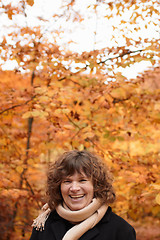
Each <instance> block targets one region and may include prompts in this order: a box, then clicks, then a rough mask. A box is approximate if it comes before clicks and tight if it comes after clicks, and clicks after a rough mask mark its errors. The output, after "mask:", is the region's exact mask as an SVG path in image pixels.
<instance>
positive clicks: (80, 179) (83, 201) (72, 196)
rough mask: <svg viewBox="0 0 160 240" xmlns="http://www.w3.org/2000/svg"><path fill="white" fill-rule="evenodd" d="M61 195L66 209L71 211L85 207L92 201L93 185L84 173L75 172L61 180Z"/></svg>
mask: <svg viewBox="0 0 160 240" xmlns="http://www.w3.org/2000/svg"><path fill="white" fill-rule="evenodd" d="M61 194H62V197H63V200H64V202H65V204H66V205H67V207H68V208H69V209H70V210H72V211H77V210H80V209H82V208H84V207H86V206H87V205H88V204H90V202H91V201H92V199H93V195H94V190H93V183H92V181H91V179H89V178H88V177H87V176H86V175H85V174H84V173H81V174H80V173H78V172H75V173H74V174H73V175H72V176H68V177H66V178H65V179H63V181H62V183H61Z"/></svg>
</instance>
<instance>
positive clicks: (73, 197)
mask: <svg viewBox="0 0 160 240" xmlns="http://www.w3.org/2000/svg"><path fill="white" fill-rule="evenodd" d="M83 197H84V194H82V195H77V196H73V195H70V198H72V199H79V198H83Z"/></svg>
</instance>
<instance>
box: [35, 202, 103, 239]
mask: <svg viewBox="0 0 160 240" xmlns="http://www.w3.org/2000/svg"><path fill="white" fill-rule="evenodd" d="M107 208H108V206H107V205H106V204H104V205H102V203H101V202H100V200H99V199H96V198H94V199H93V200H92V202H91V203H90V204H89V205H88V206H87V207H85V208H83V209H81V210H78V211H71V210H70V209H68V208H67V207H66V205H64V206H62V205H61V204H60V205H58V207H56V211H57V213H58V214H59V216H61V217H62V218H64V219H66V220H68V221H70V222H74V223H77V224H76V225H74V226H73V227H72V228H71V229H70V230H68V231H67V232H66V234H65V235H64V237H63V239H62V240H78V239H79V238H80V237H81V236H82V235H83V234H84V233H85V232H87V231H88V230H89V229H91V228H93V227H94V226H95V225H96V224H97V223H98V222H99V221H100V220H101V219H102V218H103V216H104V214H105V213H106V211H107ZM50 212H51V210H50V209H48V208H47V205H45V206H44V207H43V212H42V213H41V214H40V215H39V216H38V218H36V219H35V220H34V222H33V224H32V226H33V227H36V229H37V230H41V229H44V224H45V221H46V220H47V218H48V216H49V214H50Z"/></svg>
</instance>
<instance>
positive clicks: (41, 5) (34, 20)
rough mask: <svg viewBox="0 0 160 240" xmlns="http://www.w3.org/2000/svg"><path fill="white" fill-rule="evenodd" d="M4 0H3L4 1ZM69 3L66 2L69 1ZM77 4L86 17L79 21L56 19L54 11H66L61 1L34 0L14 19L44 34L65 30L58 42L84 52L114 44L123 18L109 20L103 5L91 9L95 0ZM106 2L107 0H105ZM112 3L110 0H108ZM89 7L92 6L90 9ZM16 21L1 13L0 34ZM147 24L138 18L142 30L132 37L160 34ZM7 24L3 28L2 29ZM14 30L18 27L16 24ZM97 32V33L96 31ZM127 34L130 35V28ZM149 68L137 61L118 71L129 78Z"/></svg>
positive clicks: (120, 42) (127, 15)
mask: <svg viewBox="0 0 160 240" xmlns="http://www.w3.org/2000/svg"><path fill="white" fill-rule="evenodd" d="M3 1H4V0H3ZM7 2H8V3H9V2H12V4H13V5H16V4H17V2H19V0H5V3H7ZM66 2H67V1H66ZM76 2H77V4H76V5H75V7H74V10H75V11H80V13H82V15H83V17H84V21H82V22H81V24H79V22H74V24H71V22H70V21H68V22H66V21H65V20H64V19H63V18H59V19H58V20H57V21H55V20H54V19H53V17H52V16H53V15H54V14H61V13H63V11H62V9H61V8H60V7H61V3H62V0H45V1H44V0H35V1H34V5H33V6H32V7H30V6H28V7H27V8H26V13H27V17H26V18H25V19H24V18H23V17H20V16H13V21H14V22H17V24H18V25H21V26H25V25H28V26H38V25H41V26H42V28H43V31H44V33H45V34H49V32H51V31H53V30H59V29H61V30H62V32H63V31H64V33H62V35H61V38H59V39H57V41H58V44H59V45H63V46H66V47H69V49H70V50H72V51H75V52H78V53H81V52H83V51H91V50H94V49H101V48H105V47H112V46H113V44H115V42H114V41H113V40H111V38H112V33H113V27H112V26H113V25H114V26H115V27H116V26H117V27H118V28H119V29H120V28H121V26H120V25H119V22H120V18H119V17H115V18H114V19H112V21H111V20H108V19H107V18H105V17H104V16H105V15H106V13H107V12H106V11H107V10H106V8H104V6H103V8H102V7H101V6H99V7H97V10H96V12H95V10H94V9H93V8H92V5H93V3H96V0H87V1H86V0H76ZM106 2H107V0H106ZM108 2H110V1H108ZM87 6H89V7H88V8H87ZM130 14H131V13H130V12H129V11H127V10H126V12H125V14H123V18H124V19H125V20H126V21H128V20H129V18H130ZM40 18H43V19H45V20H46V21H41V20H40ZM13 21H11V20H10V21H8V19H7V16H4V15H3V14H1V15H0V24H1V26H2V27H1V28H0V37H1V36H2V35H3V34H4V29H5V33H6V34H7V32H9V31H12V30H11V28H9V26H11V25H12V24H13ZM145 24H147V19H145V21H141V20H139V25H141V28H142V29H143V31H142V32H141V33H138V32H137V31H132V37H133V38H134V39H136V38H137V39H138V37H139V36H141V38H145V37H149V36H150V37H151V38H152V37H153V35H154V36H155V34H157V37H159V36H158V35H159V33H157V32H156V31H155V29H154V27H153V26H150V28H148V29H146V28H145V27H143V26H145ZM3 27H4V28H3ZM6 27H7V28H6ZM14 30H15V27H14ZM95 32H96V34H95ZM116 34H117V38H116V41H117V44H118V45H119V46H120V45H124V44H125V43H124V42H123V41H124V39H123V37H121V34H120V32H118V31H117V33H116ZM124 34H126V35H127V34H129V32H128V30H127V28H126V32H124ZM70 40H72V41H73V43H72V44H70V45H68V41H70ZM131 50H136V47H134V46H133V47H132V49H131ZM13 67H14V64H11V63H6V64H5V66H4V69H7V68H13ZM148 67H151V63H150V62H149V61H147V62H146V61H142V62H141V63H135V64H134V65H133V66H132V67H128V68H127V67H126V68H125V69H122V68H119V69H118V70H117V71H122V74H123V75H124V76H126V77H127V78H135V77H136V76H137V75H138V73H139V72H142V71H144V70H146V69H147V68H148Z"/></svg>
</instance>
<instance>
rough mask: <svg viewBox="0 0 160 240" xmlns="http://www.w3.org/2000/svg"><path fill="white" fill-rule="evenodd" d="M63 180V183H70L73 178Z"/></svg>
mask: <svg viewBox="0 0 160 240" xmlns="http://www.w3.org/2000/svg"><path fill="white" fill-rule="evenodd" d="M62 182H63V183H70V182H71V180H69V179H65V180H63V181H62Z"/></svg>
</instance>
